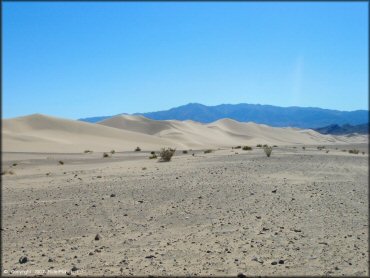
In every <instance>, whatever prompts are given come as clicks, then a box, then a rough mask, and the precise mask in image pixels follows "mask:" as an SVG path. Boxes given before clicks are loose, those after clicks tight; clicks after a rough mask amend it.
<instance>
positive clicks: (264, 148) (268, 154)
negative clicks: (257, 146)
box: [263, 145, 272, 157]
mask: <svg viewBox="0 0 370 278" xmlns="http://www.w3.org/2000/svg"><path fill="white" fill-rule="evenodd" d="M263 150H264V151H265V154H266V155H267V157H270V155H271V153H272V147H269V146H267V145H266V147H263Z"/></svg>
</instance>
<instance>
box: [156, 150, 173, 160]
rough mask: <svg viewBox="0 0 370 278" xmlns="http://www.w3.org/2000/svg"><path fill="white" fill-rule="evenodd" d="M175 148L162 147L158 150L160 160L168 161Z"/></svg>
mask: <svg viewBox="0 0 370 278" xmlns="http://www.w3.org/2000/svg"><path fill="white" fill-rule="evenodd" d="M175 152H176V149H172V148H162V149H161V151H160V152H159V156H160V158H161V159H160V161H162V162H168V161H170V160H171V158H172V156H173V155H174V154H175Z"/></svg>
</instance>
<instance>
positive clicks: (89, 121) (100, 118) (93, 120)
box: [78, 116, 113, 123]
mask: <svg viewBox="0 0 370 278" xmlns="http://www.w3.org/2000/svg"><path fill="white" fill-rule="evenodd" d="M112 117H113V116H100V117H90V118H82V119H78V120H79V121H82V122H88V123H97V122H100V121H104V120H106V119H109V118H112Z"/></svg>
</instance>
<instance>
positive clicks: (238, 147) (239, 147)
mask: <svg viewBox="0 0 370 278" xmlns="http://www.w3.org/2000/svg"><path fill="white" fill-rule="evenodd" d="M232 148H233V149H241V148H242V146H236V147H232Z"/></svg>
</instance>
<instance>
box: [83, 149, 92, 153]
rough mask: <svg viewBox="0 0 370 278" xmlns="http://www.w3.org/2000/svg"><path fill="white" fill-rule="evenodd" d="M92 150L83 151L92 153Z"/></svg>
mask: <svg viewBox="0 0 370 278" xmlns="http://www.w3.org/2000/svg"><path fill="white" fill-rule="evenodd" d="M92 152H93V151H92V150H85V151H84V153H92Z"/></svg>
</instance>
